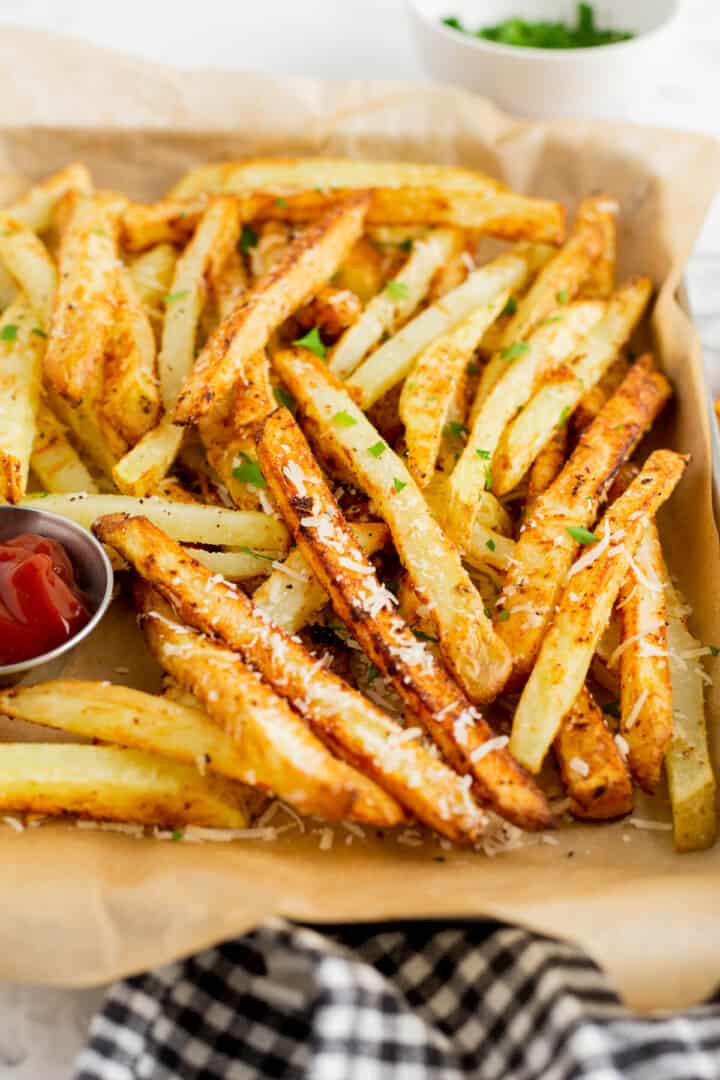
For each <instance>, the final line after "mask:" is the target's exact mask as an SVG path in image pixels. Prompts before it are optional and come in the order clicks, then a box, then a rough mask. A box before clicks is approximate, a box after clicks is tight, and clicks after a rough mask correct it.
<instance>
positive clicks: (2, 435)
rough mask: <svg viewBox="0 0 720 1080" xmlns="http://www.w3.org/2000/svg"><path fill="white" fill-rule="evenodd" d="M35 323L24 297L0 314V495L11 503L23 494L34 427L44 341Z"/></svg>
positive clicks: (32, 313)
mask: <svg viewBox="0 0 720 1080" xmlns="http://www.w3.org/2000/svg"><path fill="white" fill-rule="evenodd" d="M35 326H36V318H35V312H34V311H33V310H32V308H31V307H30V305H29V304H28V302H27V301H26V300H25V299H24V298H21V299H18V300H15V301H13V303H12V304H11V305H10V307H9V308H6V310H5V312H4V313H3V315H2V316H1V317H0V499H3V500H4V499H7V500H8V501H9V502H13V503H16V502H19V501H20V500H21V499H22V497H23V495H24V494H25V489H26V487H27V479H28V472H29V469H30V454H31V452H32V446H33V440H34V438H35V430H36V421H35V413H36V411H37V407H38V400H39V396H40V367H41V363H42V352H43V344H44V343H43V341H42V339H41V338H40V337H38V336H37V334H34V333H33V329H34V328H35Z"/></svg>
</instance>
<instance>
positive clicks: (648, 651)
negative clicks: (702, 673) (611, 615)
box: [615, 522, 673, 794]
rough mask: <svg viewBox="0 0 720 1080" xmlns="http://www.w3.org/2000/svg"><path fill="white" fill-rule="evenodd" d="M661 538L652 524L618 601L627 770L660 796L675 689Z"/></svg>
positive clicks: (643, 539) (622, 726)
mask: <svg viewBox="0 0 720 1080" xmlns="http://www.w3.org/2000/svg"><path fill="white" fill-rule="evenodd" d="M663 579H664V563H663V556H662V549H661V547H660V537H659V536H658V532H657V528H656V526H655V523H654V522H649V523H648V525H647V527H646V529H645V534H644V536H643V538H642V540H641V541H640V544H639V545H638V549H637V552H636V554H635V560H634V563H633V565H632V568H631V571H630V573H629V574H628V576H627V578H626V579H625V581H624V583H623V587H622V589H621V590H620V596H619V599H618V611H619V614H620V624H621V627H622V631H621V637H620V647H619V650H618V653H616V654H615V655H616V656H619V664H620V731H621V733H622V735H623V736H624V737H625V739H626V740H627V744H628V764H629V766H630V772H631V773H632V774H633V777H634V778H635V781H636V782H637V783H638V784H639V785H640V787H641V788H642V789H643V790H644V791H648V792H650V793H651V794H652V792H654V791H656V790H657V787H658V784H659V783H660V779H661V776H662V766H663V761H664V758H665V749H666V747H667V745H668V743H669V741H670V739H671V737H672V728H673V717H672V709H673V707H672V689H671V686H670V666H669V661H668V653H667V626H666V622H667V604H666V602H665V588H664V584H663Z"/></svg>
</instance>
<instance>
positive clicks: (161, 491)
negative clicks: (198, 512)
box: [152, 476, 203, 506]
mask: <svg viewBox="0 0 720 1080" xmlns="http://www.w3.org/2000/svg"><path fill="white" fill-rule="evenodd" d="M152 494H153V495H156V496H157V497H158V499H167V500H168V502H182V503H191V504H192V505H193V506H194V505H195V504H196V503H201V502H202V501H203V500H202V499H198V498H197V497H196V496H195V495H193V493H192V492H191V491H188V490H187V488H185V487H183V486H182V484H181V483H180V481H179V480H176V479H175V477H173V476H166V477H165V479H164V480H161V481H160V483H159V484H158V485H157V487H156V488H155V489H154V490H153V492H152Z"/></svg>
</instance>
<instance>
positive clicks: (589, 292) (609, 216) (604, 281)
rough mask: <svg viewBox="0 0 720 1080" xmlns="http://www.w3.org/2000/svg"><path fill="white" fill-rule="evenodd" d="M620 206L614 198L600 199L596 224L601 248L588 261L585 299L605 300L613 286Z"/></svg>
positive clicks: (584, 286) (583, 292)
mask: <svg viewBox="0 0 720 1080" xmlns="http://www.w3.org/2000/svg"><path fill="white" fill-rule="evenodd" d="M619 209H620V207H619V206H618V204H617V202H616V201H615V199H611V198H608V197H607V196H605V197H604V198H602V199H601V204H600V212H599V213H598V214H597V224H598V225H599V226H600V229H601V232H602V248H601V250H600V254H599V255H598V257H597V258H596V259H595V260H594V261H593V262H591V263H590V267H589V269H588V272H587V276H586V278H585V281H584V282H583V284H582V295H583V296H584V297H585V298H587V299H600V300H607V298H608V297H609V296H610V295H611V294H612V291H613V289H614V288H615V259H616V254H617V228H616V226H615V218H616V217H617V214H618V211H619Z"/></svg>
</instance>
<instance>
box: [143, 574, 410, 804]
mask: <svg viewBox="0 0 720 1080" xmlns="http://www.w3.org/2000/svg"><path fill="white" fill-rule="evenodd" d="M136 597H137V599H138V603H139V606H140V611H141V613H142V616H141V617H142V625H143V631H144V633H145V639H146V641H147V642H148V645H149V647H150V650H151V652H152V653H153V655H154V656H155V657H156V659H157V660H158V661H159V662H160V663H161V664H162V666H163V667H164V668H165V670H166V671H167V672H168V673H169V674H170V675H172V677H173V678H174V679H176V680H177V682H179V683H180V685H181V686H183V687H185V689H186V690H189V691H190V692H192V693H193V694H194V695H195V696H196V697H197V698H198V700H199V701H200V702H201V703H202V705H203V706H204V708H205V709H206V710H207V713H208V715H209V716H210V717H211V718H212V719H213V720H214V721H215V723H216V724H218V725H219V727H220V729H222V731H223V732H226V733H227V735H228V736H229V738H230V740H231V743H232V744H233V745H234V747H235V751H236V757H237V758H239V759H240V760H241V762H242V772H243V773H244V779H245V780H246V782H247V783H250V784H252V786H254V787H259V788H261V789H262V790H265V791H272V792H274V793H275V794H276V795H277V796H278V797H279V798H282V799H284V800H286V801H287V802H288V803H289V804H290V805H291V806H294V807H295V809H297V810H299V811H300V812H301V813H305V814H320V815H322V816H323V817H325V818H327V819H328V820H335V821H337V820H342V819H343V818H348V817H350V818H355V819H356V820H359V821H364V822H368V823H372V824H378V825H397V824H398V823H400V822H402V821H403V820H404V819H405V814H404V812H403V810H402V808H401V807H400V806H399V805H398V804H397V803H396V802H395V800H394V799H392V798H391V797H390V796H389V795H387V794H386V793H385V792H384V791H382V790H381V789H380V788H378V787H377V786H376V785H375V784H374V783H373V782H372V781H371V780H368V779H367V777H365V776H363V775H362V774H361V773H358V772H357V771H356V770H355V769H353V768H351V767H350V766H349V765H347V764H346V763H345V762H344V761H338V760H337V759H336V758H334V757H333V756H332V754H331V753H330V752H329V751H328V750H327V749H326V748H325V747H324V746H323V744H322V742H320V741H319V740H318V739H317V738H316V737H315V736H314V735H313V734H312V732H311V731H310V730H309V729H308V727H307V726H306V724H305V722H304V721H303V720H301V718H300V717H299V716H298V715H297V713H295V712H294V711H293V710H292V709H291V708H290V706H289V705H288V704H287V703H286V702H285V701H284V700H283V698H281V697H279V696H278V695H277V694H276V693H275V692H274V691H273V690H271V689H270V687H269V686H268V685H267V684H266V683H265V682H263V680H262V679H261V678H258V676H257V675H256V673H255V672H254V671H251V670H250V668H248V667H246V665H245V664H244V663H243V661H242V660H241V659H240V657H239V656H238V655H237V653H234V652H232V651H231V650H230V649H227V648H224V647H222V646H220V645H218V644H216V643H215V642H213V641H210V640H209V639H208V638H206V637H204V636H203V635H202V634H198V633H197V632H196V631H194V630H190V629H188V627H186V626H181V625H180V624H179V623H177V622H175V621H174V620H173V618H172V609H171V608H169V606H168V605H167V604H165V602H164V601H163V600H161V599H160V598H159V597H158V596H157V594H155V593H153V591H152V589H150V588H149V587H148V586H147V585H144V584H143V585H140V586H139V587H138V591H137V593H136Z"/></svg>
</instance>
